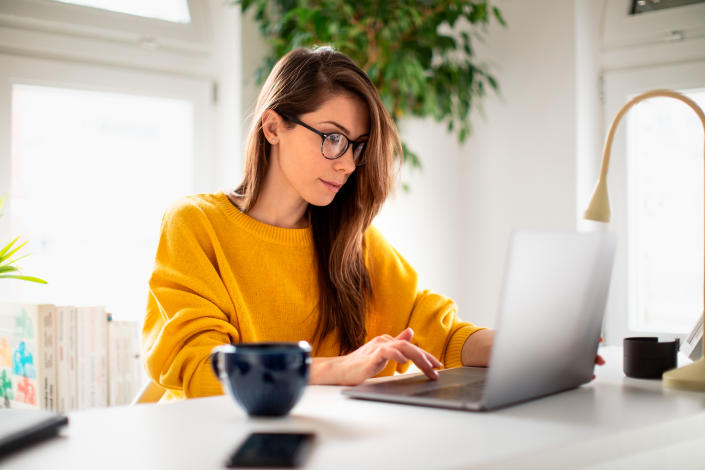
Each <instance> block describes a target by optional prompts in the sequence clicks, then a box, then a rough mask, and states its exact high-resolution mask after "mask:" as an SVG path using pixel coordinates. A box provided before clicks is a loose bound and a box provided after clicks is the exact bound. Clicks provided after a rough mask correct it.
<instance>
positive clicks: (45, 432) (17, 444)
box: [0, 409, 69, 458]
mask: <svg viewBox="0 0 705 470" xmlns="http://www.w3.org/2000/svg"><path fill="white" fill-rule="evenodd" d="M68 422H69V419H68V418H67V417H66V416H63V415H60V414H56V413H52V412H50V411H44V410H16V409H11V410H7V409H3V410H0V458H2V457H4V456H6V455H7V454H9V453H10V452H12V451H14V450H15V449H19V448H21V447H24V446H26V445H29V444H32V443H35V442H38V441H40V440H43V439H47V438H49V437H52V436H55V435H56V434H57V433H58V432H59V429H60V428H61V427H63V426H66V425H67V424H68Z"/></svg>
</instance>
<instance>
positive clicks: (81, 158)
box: [0, 55, 217, 321]
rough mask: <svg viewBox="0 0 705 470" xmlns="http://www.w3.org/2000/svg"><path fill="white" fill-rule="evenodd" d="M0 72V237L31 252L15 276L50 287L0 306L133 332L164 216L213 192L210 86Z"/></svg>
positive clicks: (79, 68)
mask: <svg viewBox="0 0 705 470" xmlns="http://www.w3.org/2000/svg"><path fill="white" fill-rule="evenodd" d="M0 71H1V72H0V73H2V74H4V75H5V78H6V82H7V84H6V86H5V87H2V88H0V115H7V116H8V117H9V119H8V121H9V122H8V126H7V127H5V126H0V141H4V142H10V143H11V144H10V145H9V147H10V148H9V152H8V153H9V156H8V157H9V158H6V155H5V154H4V153H0V175H1V177H0V192H2V193H3V194H8V195H9V198H8V203H7V206H6V208H5V209H6V210H5V217H3V218H2V219H0V222H2V226H1V227H0V229H1V230H0V236H1V237H2V239H5V238H8V237H9V236H10V235H11V234H16V235H21V236H22V239H23V240H29V244H28V245H27V247H26V248H27V250H26V253H31V255H30V256H29V257H28V258H25V259H23V260H22V261H21V262H20V266H21V268H22V269H23V272H25V273H27V274H31V275H36V276H39V277H42V278H45V279H46V280H47V281H49V284H48V285H36V284H33V283H27V282H19V281H18V282H12V283H10V282H5V283H2V284H0V298H3V299H4V300H10V301H13V300H14V301H23V302H49V303H55V304H72V305H85V304H91V305H105V306H106V307H107V308H108V311H110V312H111V313H113V315H114V316H115V318H118V319H128V320H137V321H141V320H142V318H143V317H144V308H145V305H146V298H147V297H146V296H147V288H148V285H147V280H148V278H149V275H150V273H151V270H152V267H153V261H154V255H155V252H156V246H157V240H158V237H159V227H160V222H161V217H162V215H163V213H164V211H165V210H166V209H167V208H168V206H169V205H170V204H171V203H172V202H173V201H174V200H176V199H177V198H179V197H181V196H183V195H185V194H189V193H193V192H199V191H204V190H212V189H213V186H214V178H215V174H216V172H217V169H216V168H215V166H216V159H215V158H212V149H211V146H210V142H211V141H212V140H213V137H212V134H210V133H209V132H210V129H211V127H212V123H211V117H210V116H211V108H212V102H211V96H210V93H211V85H210V82H209V81H208V80H203V79H196V78H186V77H178V76H175V75H169V74H156V73H148V72H137V71H128V70H116V69H115V68H111V67H107V68H106V67H102V66H99V65H80V64H68V63H67V64H61V63H58V62H56V61H50V60H41V59H34V58H19V57H11V56H3V55H0ZM10 109H11V112H10ZM9 175H11V177H10V176H9Z"/></svg>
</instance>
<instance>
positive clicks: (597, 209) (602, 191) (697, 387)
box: [584, 90, 705, 392]
mask: <svg viewBox="0 0 705 470" xmlns="http://www.w3.org/2000/svg"><path fill="white" fill-rule="evenodd" d="M655 96H659V97H667V98H675V99H677V100H680V101H682V102H684V103H685V104H687V105H688V106H690V107H691V108H692V109H693V111H695V113H696V114H697V115H698V117H699V118H700V122H701V123H702V125H703V133H705V113H703V110H702V109H700V107H699V106H698V105H697V104H696V103H695V101H693V100H691V99H690V98H688V97H687V96H683V95H682V94H680V93H677V92H675V91H671V90H652V91H647V92H646V93H642V94H640V95H637V96H635V97H634V98H632V99H631V100H629V101H628V102H627V103H626V104H625V105H624V106H622V108H621V109H620V110H619V112H618V113H617V115H616V116H615V117H614V120H613V121H612V124H611V125H610V130H609V133H608V134H607V140H606V141H605V148H604V150H603V152H602V166H601V167H600V178H599V179H598V180H597V186H596V187H595V191H594V192H593V194H592V199H591V200H590V204H589V205H588V208H587V210H586V211H585V214H584V218H585V219H589V220H596V221H598V222H609V221H610V203H609V198H608V196H607V169H608V167H609V163H610V150H611V148H612V140H613V139H614V134H615V131H616V130H617V124H619V121H620V120H621V119H622V117H623V116H624V115H625V114H626V113H627V111H629V109H631V107H632V106H634V105H635V104H636V103H638V102H640V101H642V100H645V99H647V98H653V97H655ZM704 137H705V136H704ZM703 141H704V142H705V139H703ZM704 157H705V147H704ZM704 243H705V240H704ZM703 271H704V272H705V267H704V268H703ZM704 280H705V278H704ZM703 295H704V297H705V285H704V286H703ZM703 306H704V310H703V317H704V319H705V303H704V304H703ZM704 328H705V326H704ZM663 385H664V386H665V387H671V388H678V389H683V390H694V391H700V392H705V341H703V357H701V358H700V359H698V360H697V361H695V362H693V363H692V364H688V365H686V366H683V367H679V368H677V369H673V370H670V371H667V372H664V374H663Z"/></svg>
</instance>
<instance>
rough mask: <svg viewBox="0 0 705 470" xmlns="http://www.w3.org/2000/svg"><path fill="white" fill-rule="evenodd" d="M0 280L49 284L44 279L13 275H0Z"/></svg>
mask: <svg viewBox="0 0 705 470" xmlns="http://www.w3.org/2000/svg"><path fill="white" fill-rule="evenodd" d="M0 279H20V280H22V281H30V282H36V283H38V284H49V283H48V282H47V281H45V280H44V279H39V278H38V277H32V276H16V275H14V274H0Z"/></svg>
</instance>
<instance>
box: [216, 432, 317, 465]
mask: <svg viewBox="0 0 705 470" xmlns="http://www.w3.org/2000/svg"><path fill="white" fill-rule="evenodd" d="M313 437H314V434H312V433H283V432H282V433H265V432H254V433H252V434H250V435H249V436H247V439H245V442H243V443H242V444H241V445H240V447H238V448H237V450H236V451H235V452H234V453H233V454H232V455H231V456H230V457H228V460H227V461H226V462H225V466H226V467H229V468H237V467H283V468H294V467H300V466H301V465H302V464H303V462H304V461H305V460H306V456H307V455H308V453H309V452H310V450H311V444H312V443H313Z"/></svg>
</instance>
